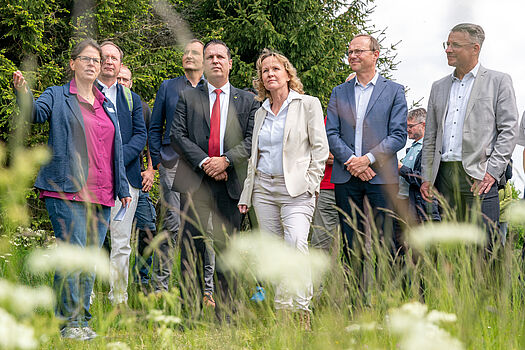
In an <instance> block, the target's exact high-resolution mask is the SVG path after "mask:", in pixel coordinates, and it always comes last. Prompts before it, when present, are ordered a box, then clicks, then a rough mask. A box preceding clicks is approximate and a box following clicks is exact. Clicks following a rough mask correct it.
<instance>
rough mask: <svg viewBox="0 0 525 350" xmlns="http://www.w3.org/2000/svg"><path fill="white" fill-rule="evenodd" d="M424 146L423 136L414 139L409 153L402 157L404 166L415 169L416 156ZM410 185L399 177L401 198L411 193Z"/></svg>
mask: <svg viewBox="0 0 525 350" xmlns="http://www.w3.org/2000/svg"><path fill="white" fill-rule="evenodd" d="M422 148H423V138H420V139H419V140H417V141H414V142H413V143H412V145H411V146H410V149H409V150H408V152H407V155H406V156H405V157H404V158H403V159H401V163H403V165H404V166H406V167H408V168H410V169H414V164H415V163H416V158H417V155H418V153H419V152H421V149H422ZM409 187H410V185H409V184H408V182H407V181H406V180H405V179H404V178H403V177H402V176H400V177H399V197H400V198H408V195H409V191H408V190H409Z"/></svg>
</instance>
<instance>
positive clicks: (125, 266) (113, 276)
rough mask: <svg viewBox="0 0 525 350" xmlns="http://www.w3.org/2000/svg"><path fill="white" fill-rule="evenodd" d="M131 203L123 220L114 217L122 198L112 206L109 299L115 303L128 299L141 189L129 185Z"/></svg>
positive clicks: (125, 301) (124, 301) (120, 205)
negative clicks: (134, 233) (132, 243)
mask: <svg viewBox="0 0 525 350" xmlns="http://www.w3.org/2000/svg"><path fill="white" fill-rule="evenodd" d="M129 194H130V195H131V204H130V205H129V208H128V209H127V210H126V215H124V218H123V219H122V221H115V220H113V218H114V217H115V215H117V213H118V211H119V210H120V208H121V207H122V202H121V201H120V200H118V199H117V200H116V201H115V206H114V207H113V208H111V222H110V224H109V229H110V232H111V253H110V255H109V286H110V290H109V300H110V301H111V302H112V303H113V304H120V303H127V301H128V274H129V257H130V255H131V230H132V229H133V218H134V217H135V211H136V210H137V203H138V201H139V194H140V189H139V188H135V187H132V186H131V185H130V186H129Z"/></svg>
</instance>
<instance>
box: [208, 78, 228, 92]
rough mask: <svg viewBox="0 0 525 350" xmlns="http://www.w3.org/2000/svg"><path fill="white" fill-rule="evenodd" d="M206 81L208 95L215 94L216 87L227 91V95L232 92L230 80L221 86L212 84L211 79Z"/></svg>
mask: <svg viewBox="0 0 525 350" xmlns="http://www.w3.org/2000/svg"><path fill="white" fill-rule="evenodd" d="M206 83H207V84H208V95H211V94H213V92H214V91H215V89H221V91H222V92H223V93H225V94H226V95H229V94H230V82H229V81H228V82H227V83H226V84H224V86H222V87H219V88H216V87H215V86H213V85H211V84H210V82H209V81H207V82H206Z"/></svg>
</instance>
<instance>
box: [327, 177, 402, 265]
mask: <svg viewBox="0 0 525 350" xmlns="http://www.w3.org/2000/svg"><path fill="white" fill-rule="evenodd" d="M398 187H399V186H398V185H397V184H389V185H374V184H371V183H369V182H367V181H361V180H360V179H358V178H356V177H351V178H350V180H349V181H348V182H346V183H344V184H336V185H335V202H336V205H337V206H338V207H339V208H341V210H342V211H343V212H344V213H345V214H346V215H345V214H342V213H339V220H340V222H341V228H342V233H343V235H342V236H343V250H344V254H345V257H346V259H347V260H348V262H350V261H351V255H352V253H354V254H355V255H357V257H358V258H359V259H360V260H362V259H363V257H364V256H363V254H365V248H364V246H362V245H364V242H365V229H366V226H368V225H365V223H367V222H369V223H370V224H372V222H371V221H374V223H375V227H376V228H377V231H378V232H379V235H380V237H379V238H380V239H381V240H383V242H384V243H385V244H386V245H387V246H388V247H389V250H390V253H391V254H395V253H396V251H397V250H398V249H399V247H400V246H401V242H400V241H399V239H398V238H397V237H395V235H394V234H393V227H392V226H393V225H392V217H391V216H390V215H389V214H386V213H385V211H384V210H382V209H388V210H392V208H393V205H392V200H391V199H392V198H393V197H392V196H395V195H396V194H397V192H398ZM365 197H366V198H367V200H368V203H369V204H370V208H371V210H372V212H371V213H369V215H368V217H364V216H363V215H364V213H365ZM358 210H359V211H360V212H359V211H358ZM347 215H348V219H349V220H350V221H351V224H350V223H349V221H348V219H347Z"/></svg>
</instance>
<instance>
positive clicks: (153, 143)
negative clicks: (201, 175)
mask: <svg viewBox="0 0 525 350" xmlns="http://www.w3.org/2000/svg"><path fill="white" fill-rule="evenodd" d="M203 48H204V43H203V42H202V41H200V40H198V39H193V40H190V42H189V43H188V44H186V46H185V48H184V54H183V55H182V68H184V74H183V75H181V76H179V77H176V78H173V79H169V80H165V81H163V82H162V84H161V85H160V88H159V91H158V92H157V96H156V97H155V105H154V106H153V113H152V114H151V122H150V126H149V130H148V145H149V150H150V154H151V161H152V163H153V168H154V169H156V170H158V171H159V185H160V186H159V187H160V208H161V212H160V215H159V216H160V227H159V228H158V230H157V232H158V233H161V232H164V233H166V234H167V239H163V240H162V241H161V242H160V243H159V246H158V248H157V249H156V253H155V262H154V269H153V288H154V289H155V291H166V290H168V287H169V286H168V282H169V279H170V275H171V267H172V266H173V252H172V249H171V248H170V247H173V246H175V243H176V242H177V234H178V231H179V225H180V215H179V213H180V194H179V193H178V192H177V191H173V190H172V189H171V187H172V186H173V179H174V178H175V173H176V171H177V162H178V159H179V155H178V154H177V153H176V152H175V150H173V147H171V140H170V131H171V124H172V123H173V117H174V115H175V108H176V107H177V102H178V101H179V97H180V94H181V92H182V91H183V90H186V89H193V88H195V87H197V86H199V85H201V84H202V83H203V82H204V81H205V80H204V75H203V66H202V61H203V58H202V49H203ZM210 265H211V264H210V263H209V262H208V263H206V266H207V267H206V268H205V271H211V273H207V276H208V278H207V284H208V285H210V290H211V291H213V267H212V266H210Z"/></svg>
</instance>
